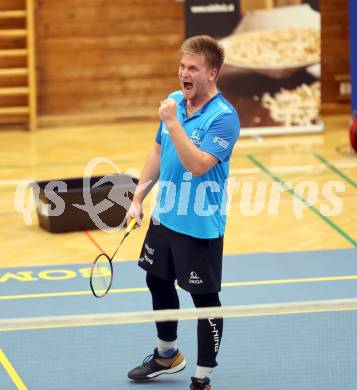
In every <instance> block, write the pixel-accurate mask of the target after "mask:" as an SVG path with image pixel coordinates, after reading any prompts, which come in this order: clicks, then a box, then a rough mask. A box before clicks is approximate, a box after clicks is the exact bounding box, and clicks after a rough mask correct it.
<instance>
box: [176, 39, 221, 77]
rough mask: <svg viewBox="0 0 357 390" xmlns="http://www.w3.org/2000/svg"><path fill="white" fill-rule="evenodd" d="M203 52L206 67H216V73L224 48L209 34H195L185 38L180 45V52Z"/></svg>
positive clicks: (218, 69)
mask: <svg viewBox="0 0 357 390" xmlns="http://www.w3.org/2000/svg"><path fill="white" fill-rule="evenodd" d="M185 53H194V54H203V55H204V56H205V58H206V63H207V66H208V68H210V69H217V75H218V73H219V71H220V70H221V68H222V65H223V62H224V48H223V46H222V45H221V44H220V43H218V41H217V40H216V39H214V38H212V37H210V36H209V35H195V36H193V37H191V38H188V39H186V40H185V42H184V43H183V44H182V46H181V54H185Z"/></svg>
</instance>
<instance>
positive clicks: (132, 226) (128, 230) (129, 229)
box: [125, 218, 136, 234]
mask: <svg viewBox="0 0 357 390" xmlns="http://www.w3.org/2000/svg"><path fill="white" fill-rule="evenodd" d="M135 225H136V219H135V218H133V219H132V220H131V221H130V223H129V225H128V226H127V227H126V230H125V234H129V233H130V232H131V231H132V230H133V229H134V227H135Z"/></svg>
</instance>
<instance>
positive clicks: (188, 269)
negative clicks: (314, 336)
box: [127, 35, 240, 390]
mask: <svg viewBox="0 0 357 390" xmlns="http://www.w3.org/2000/svg"><path fill="white" fill-rule="evenodd" d="M181 54H182V56H181V60H180V66H179V71H178V76H179V81H180V85H181V90H179V91H176V92H173V93H172V94H170V95H169V96H168V98H167V99H164V100H162V101H161V103H160V108H159V115H160V119H161V121H160V126H159V129H158V133H157V136H156V142H155V145H154V148H153V150H152V151H151V153H150V154H149V156H148V158H147V160H146V162H145V164H144V168H143V170H142V174H141V177H140V181H139V186H138V188H139V187H140V185H142V184H145V183H146V187H145V189H144V190H142V191H140V192H139V191H138V192H136V193H135V194H134V198H133V201H132V204H131V206H130V208H129V210H128V213H127V222H128V223H129V222H130V220H131V219H133V218H136V219H137V221H138V223H139V224H140V219H141V217H142V202H143V200H144V198H145V197H146V195H147V194H148V193H149V191H150V190H151V188H152V187H153V185H154V184H155V183H156V182H157V181H159V193H158V199H157V205H156V208H155V210H154V212H153V216H152V220H151V223H150V227H149V229H148V232H147V234H146V238H145V241H144V244H143V247H142V251H141V255H140V259H139V266H140V267H141V268H143V269H144V270H146V271H147V274H146V282H147V285H148V287H149V290H150V292H151V295H152V301H153V308H154V310H163V309H178V308H179V300H178V295H177V291H176V288H175V281H176V280H177V283H178V285H179V286H180V287H182V288H183V289H184V290H186V291H188V292H189V293H190V294H191V296H192V299H193V302H194V304H195V306H196V307H215V306H220V305H221V303H220V300H219V294H218V293H219V291H220V290H221V276H222V253H223V235H224V229H225V224H226V212H225V211H226V207H225V206H226V201H227V193H226V192H227V188H226V185H227V179H228V175H229V160H230V156H231V154H232V150H233V147H234V145H235V143H236V141H237V139H238V137H239V131H240V124H239V117H238V114H237V112H236V110H235V109H234V107H233V106H232V105H231V104H230V103H229V102H228V101H227V100H225V98H224V97H223V96H222V94H221V92H220V91H219V90H218V89H217V84H216V82H217V77H218V73H219V71H220V69H221V67H222V65H223V61H224V50H223V48H222V47H221V45H219V44H218V42H217V41H216V40H214V39H213V38H211V37H209V36H204V35H203V36H196V37H192V38H189V39H187V40H186V41H185V42H184V43H183V45H182V47H181ZM156 327H157V334H158V341H157V348H155V350H154V354H153V355H151V356H150V357H149V358H147V359H145V361H144V363H143V364H142V365H140V366H138V367H136V368H134V369H133V370H131V371H130V372H129V373H128V376H129V378H131V379H133V380H145V379H152V378H154V377H156V376H158V375H161V374H164V373H170V374H172V373H175V372H178V371H181V370H183V369H184V368H185V365H186V361H185V359H184V357H183V355H182V353H181V352H179V350H178V348H177V321H169V322H157V323H156ZM222 330H223V319H222V318H209V319H204V320H198V326H197V342H198V359H197V369H196V373H195V375H194V376H193V377H192V378H191V385H190V389H204V390H210V389H211V385H210V375H211V373H212V370H213V368H214V367H215V366H216V365H217V362H216V356H217V353H218V349H219V345H220V341H221V337H222Z"/></svg>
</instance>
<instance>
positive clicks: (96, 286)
mask: <svg viewBox="0 0 357 390" xmlns="http://www.w3.org/2000/svg"><path fill="white" fill-rule="evenodd" d="M112 283H113V263H112V260H111V259H110V257H109V256H108V255H107V254H105V253H101V254H100V255H98V256H97V257H96V259H95V260H94V262H93V264H92V268H91V273H90V288H91V290H92V293H93V295H94V296H96V297H97V298H102V297H104V296H105V295H106V294H107V293H108V292H109V290H110V287H111V286H112Z"/></svg>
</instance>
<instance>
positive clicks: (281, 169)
mask: <svg viewBox="0 0 357 390" xmlns="http://www.w3.org/2000/svg"><path fill="white" fill-rule="evenodd" d="M330 162H331V164H333V165H334V166H335V167H336V168H340V169H344V168H357V161H349V160H347V161H337V162H334V161H330ZM269 169H271V170H272V171H274V172H276V173H294V172H307V171H314V170H324V169H326V167H325V166H324V165H322V164H316V165H312V164H310V165H285V166H284V165H283V166H281V165H276V166H271V167H269ZM230 173H231V174H232V173H233V174H241V175H248V174H253V173H261V170H260V169H259V168H231V169H230ZM57 180H58V179H57ZM35 181H38V180H37V179H9V180H0V186H17V185H19V184H22V183H23V182H28V183H29V184H30V183H33V182H35Z"/></svg>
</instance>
